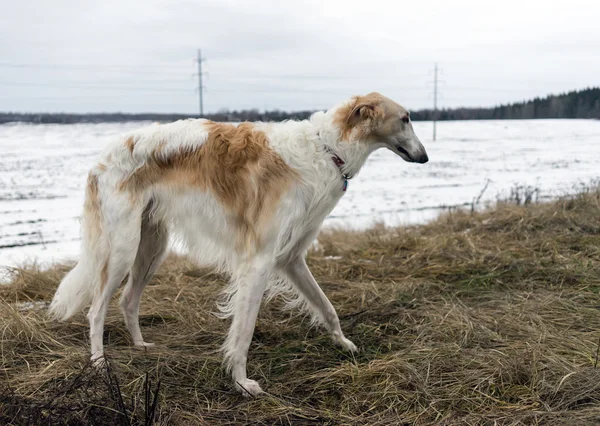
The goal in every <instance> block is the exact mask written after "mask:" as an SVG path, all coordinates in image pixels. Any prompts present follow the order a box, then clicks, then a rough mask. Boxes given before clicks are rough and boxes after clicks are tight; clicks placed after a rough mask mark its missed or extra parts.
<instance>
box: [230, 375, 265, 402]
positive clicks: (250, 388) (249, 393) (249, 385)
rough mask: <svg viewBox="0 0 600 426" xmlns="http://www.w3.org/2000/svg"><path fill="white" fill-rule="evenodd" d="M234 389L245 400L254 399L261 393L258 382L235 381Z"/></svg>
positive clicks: (247, 380)
mask: <svg viewBox="0 0 600 426" xmlns="http://www.w3.org/2000/svg"><path fill="white" fill-rule="evenodd" d="M235 388H236V389H237V390H238V391H239V392H241V393H242V395H244V396H245V397H246V398H251V397H255V396H257V395H258V394H260V393H262V392H263V390H262V389H261V388H260V385H259V384H258V382H257V381H256V380H250V379H246V380H240V381H236V382H235Z"/></svg>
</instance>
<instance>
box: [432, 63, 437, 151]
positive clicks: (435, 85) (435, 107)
mask: <svg viewBox="0 0 600 426" xmlns="http://www.w3.org/2000/svg"><path fill="white" fill-rule="evenodd" d="M437 95H438V65H437V62H436V63H435V67H434V69H433V140H435V138H436V122H437Z"/></svg>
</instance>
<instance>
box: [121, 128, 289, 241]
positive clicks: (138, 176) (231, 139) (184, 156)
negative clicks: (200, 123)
mask: <svg viewBox="0 0 600 426" xmlns="http://www.w3.org/2000/svg"><path fill="white" fill-rule="evenodd" d="M204 126H205V127H206V130H207V131H208V137H207V139H206V141H205V142H204V143H203V144H202V145H201V146H200V147H197V148H182V149H180V150H179V151H178V152H176V153H173V154H170V155H165V154H164V152H163V149H164V144H161V145H159V147H158V148H157V149H156V150H155V151H154V152H153V153H152V155H151V157H150V158H148V159H147V160H146V164H144V166H143V167H140V168H138V169H137V170H136V171H135V172H133V173H132V174H131V175H130V176H129V177H128V178H127V179H126V180H125V181H124V182H123V183H122V184H121V189H122V190H127V191H130V193H140V192H142V191H143V190H144V189H146V188H147V187H149V186H151V185H155V184H166V185H170V186H173V187H179V188H183V187H197V188H201V189H203V190H208V191H210V192H211V193H212V194H213V195H214V196H215V197H216V198H217V199H218V200H219V202H220V203H221V204H222V205H223V206H224V207H225V208H226V210H227V211H229V212H230V213H231V215H232V220H233V222H234V224H235V226H236V227H237V230H238V233H239V241H238V242H239V244H238V245H239V246H240V248H242V247H243V248H245V249H247V250H248V249H250V250H252V249H253V248H257V247H259V246H260V244H261V241H260V240H261V231H262V230H263V229H265V228H266V226H267V225H268V221H269V219H270V218H271V217H272V214H273V213H274V209H275V208H276V206H277V202H278V201H279V199H280V197H281V195H282V194H283V193H284V192H285V191H286V189H287V188H289V186H290V184H291V183H292V181H293V180H294V179H295V178H296V177H297V174H296V172H295V171H293V170H292V169H291V168H290V167H289V166H288V165H287V164H286V163H285V161H284V160H283V159H282V158H281V157H280V156H279V155H278V154H277V153H275V152H274V151H273V150H272V149H271V147H270V145H269V142H268V140H267V136H266V135H265V133H264V132H261V131H258V130H255V128H254V125H253V124H251V123H242V124H240V125H239V126H234V125H232V124H223V123H215V122H207V123H204Z"/></svg>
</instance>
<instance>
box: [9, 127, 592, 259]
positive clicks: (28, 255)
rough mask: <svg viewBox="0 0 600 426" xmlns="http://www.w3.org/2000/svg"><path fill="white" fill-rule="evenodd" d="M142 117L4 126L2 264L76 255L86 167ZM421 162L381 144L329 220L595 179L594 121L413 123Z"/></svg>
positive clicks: (389, 219) (399, 219) (415, 214)
mask: <svg viewBox="0 0 600 426" xmlns="http://www.w3.org/2000/svg"><path fill="white" fill-rule="evenodd" d="M143 125H144V123H120V124H114V123H110V124H77V125H30V124H7V125H1V126H0V267H2V266H13V265H17V264H21V263H23V262H25V261H33V260H37V261H41V262H47V261H52V260H65V259H75V258H76V255H77V252H78V248H79V242H78V241H79V222H78V216H79V215H80V213H81V208H82V205H83V194H84V184H85V182H86V175H87V171H88V169H89V168H90V166H91V165H92V164H94V162H95V161H96V160H97V156H98V153H99V152H100V150H101V149H102V147H103V146H104V145H105V144H106V142H107V140H108V139H109V138H110V137H111V136H114V135H117V134H120V133H123V132H125V131H128V130H131V129H134V128H136V127H140V126H143ZM414 126H415V130H416V132H417V134H418V135H419V136H420V138H421V141H422V142H423V143H424V145H425V147H426V148H427V151H428V153H429V158H430V161H429V163H427V164H425V165H417V164H409V163H406V162H404V161H402V159H400V158H399V157H395V156H394V155H393V154H392V153H391V152H388V151H384V150H381V151H378V152H376V153H375V154H374V155H372V156H371V158H370V159H369V161H368V162H367V164H366V166H365V167H364V169H363V171H362V172H361V174H360V175H359V176H357V177H356V178H355V179H353V180H351V181H350V183H349V187H348V192H347V193H346V194H345V195H344V197H343V198H342V201H341V202H340V204H339V205H338V206H337V207H336V209H335V210H334V211H333V212H332V214H331V216H330V217H329V218H328V219H327V221H326V222H325V226H343V227H353V228H357V227H358V228H360V227H366V226H369V225H370V224H373V223H374V222H385V223H386V224H390V225H395V224H409V223H420V222H425V221H427V220H430V219H431V218H434V217H435V216H436V215H437V214H438V213H439V212H440V211H442V210H444V209H447V208H448V207H458V206H465V205H470V204H471V202H472V201H473V199H474V198H476V197H477V196H478V195H479V194H480V192H481V191H482V189H483V188H484V187H485V186H486V183H488V187H487V189H486V191H485V192H484V193H483V196H482V199H481V200H482V202H485V201H494V200H496V199H497V197H498V196H506V195H508V194H509V193H510V189H511V188H513V187H514V186H515V185H517V184H523V185H531V186H535V187H538V188H540V190H541V195H542V196H543V197H554V196H558V195H561V194H565V193H567V192H572V191H573V190H574V188H575V187H576V186H577V185H579V184H586V183H589V182H590V181H592V180H595V179H597V178H598V177H599V176H600V168H599V164H600V121H592V120H532V121H460V122H442V123H438V140H437V141H436V142H433V141H432V140H431V123H428V122H418V123H415V125H414Z"/></svg>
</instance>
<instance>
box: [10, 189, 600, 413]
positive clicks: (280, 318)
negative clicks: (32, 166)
mask: <svg viewBox="0 0 600 426" xmlns="http://www.w3.org/2000/svg"><path fill="white" fill-rule="evenodd" d="M309 265H310V266H311V269H312V271H313V273H314V274H315V276H316V278H317V280H318V281H319V282H320V283H321V285H322V287H323V289H324V291H325V292H326V293H327V294H328V296H329V297H330V299H331V301H332V302H333V304H334V306H336V308H337V309H338V313H339V315H340V318H341V322H342V328H343V329H344V330H345V332H346V334H347V336H348V337H349V338H350V339H352V340H353V341H354V342H355V343H356V344H357V345H358V346H359V348H360V350H361V352H360V353H359V354H358V355H356V356H352V355H348V354H346V353H343V352H341V351H340V350H338V349H337V348H336V347H334V346H333V345H332V344H331V343H330V341H329V338H328V337H327V336H326V335H324V334H323V333H322V331H321V330H319V329H316V328H314V327H313V328H310V327H309V321H308V319H307V318H306V317H304V316H300V315H294V314H293V313H291V312H282V311H281V309H280V308H281V301H277V300H276V301H274V302H271V303H269V304H267V305H266V306H265V307H264V308H263V310H262V312H261V314H260V316H259V320H258V323H257V327H256V333H255V335H254V340H253V343H252V346H251V348H250V361H249V376H250V377H251V378H254V379H258V380H259V381H260V382H261V384H262V385H263V388H264V389H265V390H266V392H267V393H266V394H265V395H262V396H261V397H259V398H256V399H250V400H248V399H246V398H243V397H242V396H240V395H238V394H237V393H235V392H234V391H233V390H232V389H231V386H230V380H229V377H228V376H227V375H226V374H225V373H224V372H223V370H222V368H221V358H220V355H219V353H218V352H217V349H218V348H219V346H220V344H221V343H222V341H223V340H224V336H225V332H226V330H227V325H228V323H227V322H226V321H222V320H219V319H217V318H216V317H215V316H214V315H213V314H212V313H211V312H214V311H215V310H216V307H215V301H216V299H217V297H218V294H219V290H220V288H221V287H222V286H223V283H224V281H223V277H221V276H219V275H215V274H212V273H210V271H206V270H202V269H198V268H197V267H195V266H193V265H192V264H190V263H188V262H187V261H185V260H183V259H179V258H175V257H172V258H170V259H169V260H168V261H167V262H166V263H165V265H164V266H163V267H162V268H161V269H160V271H159V273H158V275H157V276H156V277H155V278H154V280H153V281H152V283H151V285H149V286H148V288H147V290H146V292H145V293H144V297H143V299H142V306H141V322H142V331H143V333H144V336H145V338H146V340H148V341H151V342H156V344H157V346H156V347H155V348H151V349H148V350H146V351H144V350H137V349H134V348H132V347H130V342H129V337H128V334H127V332H126V329H125V326H124V324H123V321H122V318H121V315H120V313H119V311H118V309H117V307H116V303H113V306H111V308H110V311H109V315H108V317H107V326H106V332H105V342H106V351H107V355H108V357H109V359H110V369H108V370H103V371H96V370H94V369H93V368H91V367H90V366H89V364H88V361H87V360H88V356H89V355H88V351H89V343H88V336H87V333H88V326H87V321H86V318H85V316H84V315H83V313H81V314H78V315H77V316H76V317H75V318H74V319H72V320H70V321H67V322H65V323H57V322H52V321H49V320H47V319H46V317H45V306H46V304H47V302H49V301H50V299H51V298H52V295H53V293H54V290H55V289H56V287H57V285H58V282H59V281H60V279H61V277H62V276H63V275H64V274H65V273H66V271H68V269H69V267H70V266H72V265H56V266H54V267H52V268H50V269H48V270H40V269H39V268H36V267H35V266H30V267H25V268H17V269H14V270H13V271H12V273H11V275H10V277H9V283H8V285H4V286H0V333H1V334H0V339H1V340H0V359H1V365H0V423H1V424H15V425H21V424H23V425H25V424H27V425H31V424H48V425H63V424H64V425H118V424H123V425H150V424H174V425H195V424H199V425H226V424H265V425H272V424H331V425H334V424H335V425H337V424H368V425H388V424H390V425H391V424H393V425H396V424H417V425H425V424H440V425H479V424H490V425H492V424H498V425H516V424H544V425H567V424H573V425H575V424H577V425H586V424H589V425H597V424H600V370H599V369H598V368H597V363H598V348H599V339H600V294H599V293H600V192H598V191H597V190H589V191H586V192H585V193H583V194H580V195H578V196H575V197H570V198H568V199H563V200H560V201H557V202H553V203H548V204H531V205H528V206H515V205H514V204H510V203H504V204H500V205H498V206H497V207H495V208H494V209H491V210H489V211H486V212H483V213H468V212H454V213H449V214H447V215H445V216H444V217H442V218H440V219H439V220H437V221H436V222H434V223H431V224H429V225H425V226H419V227H409V228H397V229H386V228H384V227H375V228H373V229H371V230H369V231H366V232H343V231H335V232H328V233H324V234H322V235H321V237H320V245H319V250H317V251H312V252H310V253H309ZM22 302H34V303H33V305H32V306H33V308H32V309H25V306H24V305H23V304H22ZM29 307H31V306H29ZM153 422H154V423H153Z"/></svg>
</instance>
